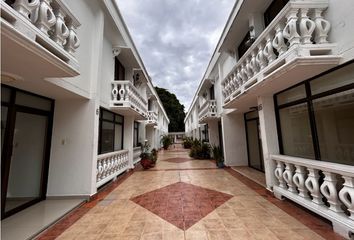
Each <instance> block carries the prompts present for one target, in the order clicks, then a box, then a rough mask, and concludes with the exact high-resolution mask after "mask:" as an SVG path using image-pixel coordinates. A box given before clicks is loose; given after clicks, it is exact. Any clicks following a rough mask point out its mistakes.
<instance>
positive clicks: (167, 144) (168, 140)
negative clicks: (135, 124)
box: [161, 135, 173, 150]
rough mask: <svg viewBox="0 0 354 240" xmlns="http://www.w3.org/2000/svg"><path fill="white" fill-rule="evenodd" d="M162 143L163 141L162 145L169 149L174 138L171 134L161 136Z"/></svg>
mask: <svg viewBox="0 0 354 240" xmlns="http://www.w3.org/2000/svg"><path fill="white" fill-rule="evenodd" d="M161 143H162V146H163V148H164V149H165V150H167V149H168V148H169V147H170V146H171V145H172V143H173V140H172V138H171V137H170V136H168V135H163V136H161Z"/></svg>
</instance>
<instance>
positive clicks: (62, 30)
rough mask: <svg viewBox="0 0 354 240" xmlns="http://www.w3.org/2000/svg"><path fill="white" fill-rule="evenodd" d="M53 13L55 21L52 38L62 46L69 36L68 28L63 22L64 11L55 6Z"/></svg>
mask: <svg viewBox="0 0 354 240" xmlns="http://www.w3.org/2000/svg"><path fill="white" fill-rule="evenodd" d="M54 14H55V16H56V22H55V25H54V31H53V35H52V39H53V41H54V42H56V43H57V44H59V45H60V46H61V47H63V45H64V44H65V43H66V38H67V37H68V36H69V29H68V27H67V26H66V25H65V22H64V17H65V13H64V12H63V10H61V9H60V8H59V7H57V8H55V9H54Z"/></svg>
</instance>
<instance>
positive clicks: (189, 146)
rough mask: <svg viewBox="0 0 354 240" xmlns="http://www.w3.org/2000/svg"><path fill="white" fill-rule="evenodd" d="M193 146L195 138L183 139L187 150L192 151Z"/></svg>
mask: <svg viewBox="0 0 354 240" xmlns="http://www.w3.org/2000/svg"><path fill="white" fill-rule="evenodd" d="M192 145H193V138H191V137H186V138H184V139H183V147H184V148H186V149H190V148H191V147H192Z"/></svg>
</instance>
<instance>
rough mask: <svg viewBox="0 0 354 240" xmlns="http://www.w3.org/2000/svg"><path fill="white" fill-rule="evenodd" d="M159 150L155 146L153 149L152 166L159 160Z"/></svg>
mask: <svg viewBox="0 0 354 240" xmlns="http://www.w3.org/2000/svg"><path fill="white" fill-rule="evenodd" d="M157 152H158V151H157V150H156V149H155V148H153V149H152V150H151V162H152V166H153V167H154V166H155V164H156V161H157Z"/></svg>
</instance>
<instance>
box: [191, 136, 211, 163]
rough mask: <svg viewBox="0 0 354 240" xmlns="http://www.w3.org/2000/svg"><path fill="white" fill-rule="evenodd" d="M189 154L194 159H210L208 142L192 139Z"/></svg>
mask: <svg viewBox="0 0 354 240" xmlns="http://www.w3.org/2000/svg"><path fill="white" fill-rule="evenodd" d="M189 156H190V157H192V158H196V159H210V146H209V143H206V142H201V141H200V140H198V139H195V140H193V142H192V147H191V150H190V152H189Z"/></svg>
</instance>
